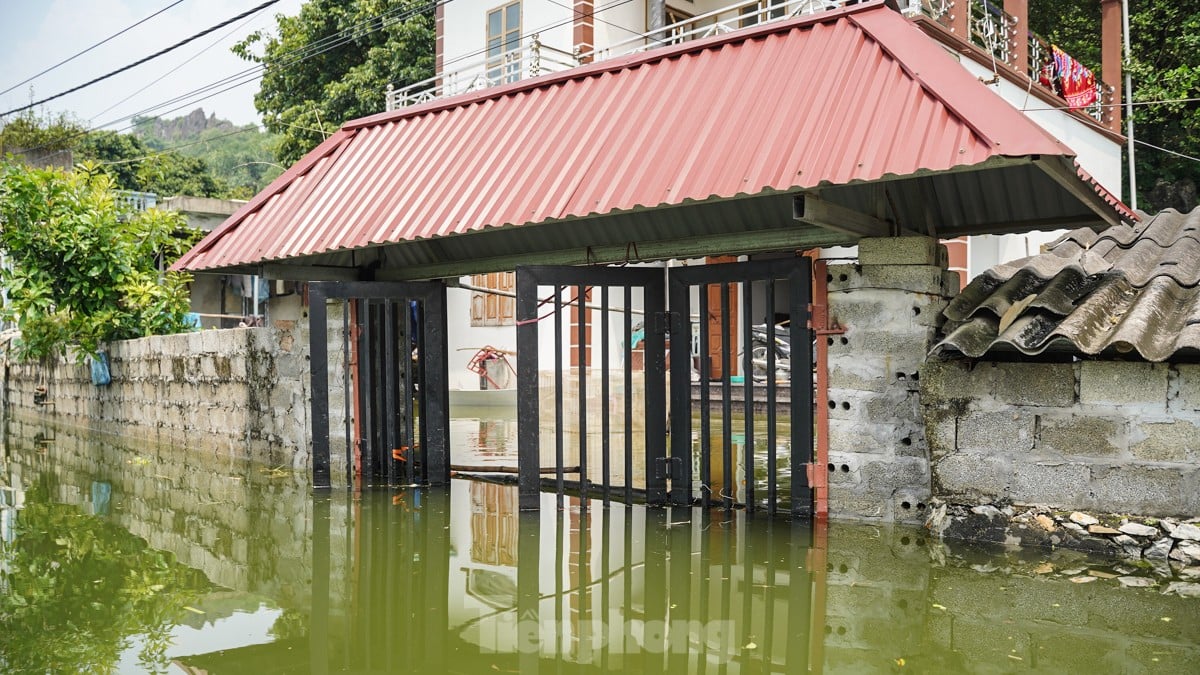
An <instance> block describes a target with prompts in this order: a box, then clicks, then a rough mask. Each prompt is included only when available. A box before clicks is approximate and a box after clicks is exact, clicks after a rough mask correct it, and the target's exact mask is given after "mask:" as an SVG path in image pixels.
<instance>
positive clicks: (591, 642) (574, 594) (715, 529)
mask: <svg viewBox="0 0 1200 675" xmlns="http://www.w3.org/2000/svg"><path fill="white" fill-rule="evenodd" d="M317 499H318V501H317V503H316V506H315V508H314V532H313V535H314V548H313V551H314V561H313V572H314V579H313V623H312V626H311V628H312V632H311V634H310V648H311V651H310V655H311V657H312V659H313V665H314V666H321V667H316V668H314V670H315V671H321V670H323V669H324V668H326V667H327V668H328V670H330V671H338V670H342V669H345V668H352V669H363V668H365V669H387V670H392V669H410V670H422V671H428V672H443V671H445V670H447V669H449V670H456V671H457V670H460V669H461V670H463V671H472V672H478V671H481V670H487V669H488V668H492V667H494V668H498V669H499V670H501V671H509V670H517V669H519V670H520V671H521V672H522V673H525V672H533V671H537V670H539V669H540V670H544V671H553V670H555V668H556V664H561V663H564V662H565V663H574V664H587V665H591V666H595V667H598V668H600V669H601V670H607V669H619V670H626V671H640V672H662V671H664V670H665V671H669V672H697V671H698V670H700V671H702V670H704V669H705V668H706V667H707V668H712V669H713V670H714V672H716V671H717V670H722V669H723V668H724V666H729V665H732V666H733V667H734V669H735V670H742V669H746V670H756V671H757V670H762V671H783V670H788V671H793V672H795V671H819V670H820V663H821V660H822V656H821V644H822V641H823V636H822V633H821V631H820V630H819V629H818V630H817V631H810V626H812V625H814V623H815V625H817V626H821V625H823V623H824V621H823V619H822V618H821V617H822V616H823V614H824V594H825V585H824V582H825V575H826V567H825V549H824V545H823V541H822V539H823V538H821V537H818V538H817V539H818V541H816V542H814V536H813V530H811V529H809V526H808V525H807V524H804V523H801V522H799V521H797V522H795V523H792V524H788V523H781V522H775V523H771V524H769V526H768V524H767V523H763V522H759V523H752V522H750V523H748V522H747V521H746V520H745V515H744V513H740V512H738V513H716V514H715V515H710V514H709V513H707V512H704V511H702V510H699V509H695V510H693V509H691V508H685V509H680V508H670V509H661V508H658V509H656V508H649V509H648V508H645V507H642V506H636V505H635V506H628V505H622V504H613V505H612V506H611V507H610V508H601V507H600V502H599V501H598V500H597V501H594V502H591V503H586V504H585V503H584V502H582V501H581V500H579V499H578V498H571V497H569V498H567V508H565V509H564V510H563V511H558V510H557V509H556V497H555V495H553V494H546V495H543V497H542V499H543V505H542V506H543V510H544V513H545V514H546V516H550V514H554V515H553V516H550V517H541V518H539V517H538V515H537V514H529V513H521V512H520V511H519V510H518V499H517V490H516V488H515V486H511V485H500V484H493V483H485V482H477V481H472V482H464V481H454V483H453V486H452V489H450V490H445V489H437V488H430V489H427V490H412V491H406V492H403V493H395V494H381V493H363V494H362V495H360V496H357V497H353V498H352V501H351V502H350V503H348V504H345V505H344V506H343V505H341V504H338V502H339V499H340V498H339V496H338V495H333V496H331V497H327V498H326V497H318V498H317ZM331 507H332V508H331ZM452 512H453V513H455V514H463V513H464V512H466V513H469V514H470V518H469V519H467V520H466V521H465V522H464V520H462V519H459V518H456V519H455V520H454V522H453V523H451V517H450V514H451V513H452ZM330 513H343V514H346V517H347V518H349V519H350V520H349V522H344V523H343V522H337V521H336V519H331V518H330ZM339 531H340V532H343V533H344V537H343V536H342V535H340V534H338V533H339ZM337 540H341V541H344V544H345V545H346V546H347V547H348V550H347V557H346V558H345V559H344V562H341V563H339V562H338V559H339V558H341V556H339V555H337V553H336V551H335V549H336V548H337V547H336V546H335V547H332V548H331V547H329V543H330V542H331V541H337ZM368 560H369V561H370V565H361V566H360V564H359V563H360V561H368ZM342 566H344V567H345V569H344V571H345V572H350V574H347V575H343V574H341V572H340V571H339V570H338V569H337V568H339V567H342ZM398 572H402V573H398ZM814 617H815V619H814Z"/></svg>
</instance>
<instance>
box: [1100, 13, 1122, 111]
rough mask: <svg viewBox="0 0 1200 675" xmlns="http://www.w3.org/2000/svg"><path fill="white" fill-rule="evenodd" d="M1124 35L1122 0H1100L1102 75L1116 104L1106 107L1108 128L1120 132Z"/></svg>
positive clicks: (1112, 101)
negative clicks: (1122, 27)
mask: <svg viewBox="0 0 1200 675" xmlns="http://www.w3.org/2000/svg"><path fill="white" fill-rule="evenodd" d="M1123 45H1124V36H1122V35H1121V0H1100V77H1101V79H1102V80H1104V83H1105V84H1107V85H1109V86H1110V87H1112V88H1113V93H1112V100H1111V101H1109V103H1113V104H1114V105H1112V106H1110V107H1108V108H1105V109H1104V110H1105V112H1106V115H1105V120H1106V121H1107V122H1108V128H1109V129H1110V130H1112V131H1116V132H1118V133H1120V131H1121V106H1120V103H1121V101H1122V98H1121V96H1122V94H1121V92H1122V90H1123V87H1122V85H1123V83H1124V79H1123V78H1124V74H1123V73H1122V71H1121V63H1122V59H1121V51H1122V49H1123Z"/></svg>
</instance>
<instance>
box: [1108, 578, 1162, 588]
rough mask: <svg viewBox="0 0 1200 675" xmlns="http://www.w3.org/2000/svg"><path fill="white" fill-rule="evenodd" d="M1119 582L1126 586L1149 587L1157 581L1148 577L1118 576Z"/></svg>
mask: <svg viewBox="0 0 1200 675" xmlns="http://www.w3.org/2000/svg"><path fill="white" fill-rule="evenodd" d="M1117 583H1119V584H1121V585H1122V586H1124V587H1125V588H1149V587H1151V586H1154V585H1155V584H1156V583H1157V582H1155V581H1154V580H1153V579H1150V578H1148V577H1118V578H1117Z"/></svg>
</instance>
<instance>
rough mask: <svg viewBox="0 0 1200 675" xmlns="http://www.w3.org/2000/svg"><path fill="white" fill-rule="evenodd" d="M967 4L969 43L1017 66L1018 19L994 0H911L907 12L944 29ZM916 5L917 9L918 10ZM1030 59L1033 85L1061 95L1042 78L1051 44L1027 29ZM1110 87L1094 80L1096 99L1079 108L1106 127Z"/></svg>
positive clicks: (1108, 124)
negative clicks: (968, 9)
mask: <svg viewBox="0 0 1200 675" xmlns="http://www.w3.org/2000/svg"><path fill="white" fill-rule="evenodd" d="M961 2H966V3H969V8H970V14H969V24H968V27H969V31H970V34H971V43H972V44H974V45H975V46H976V47H979V48H980V49H982V50H983V51H984V53H985V54H988V55H990V56H991V57H992V59H993V60H994V61H995V63H996V64H1004V65H1005V66H1008V68H1010V69H1013V68H1016V67H1017V63H1018V60H1017V57H1018V54H1017V51H1016V48H1017V40H1016V36H1017V30H1019V27H1018V26H1017V18H1016V17H1014V16H1013V15H1011V14H1009V13H1008V12H1005V11H1004V9H1003V8H1002V7H1001V6H1000V5H999V4H998V3H997V2H995V0H913V1H912V2H910V3H909V7H910V9H909V11H908V12H907V13H908V14H910V15H915V14H923V15H925V16H927V17H929V18H931V19H933V20H934V21H936V22H937V23H938V24H940V25H942V26H943V27H945V28H950V27H951V14H952V12H953V10H954V9H955V7H957V6H958V3H961ZM918 8H919V11H918ZM1028 38H1029V54H1028V56H1029V58H1028V60H1027V61H1026V63H1027V64H1028V67H1027V68H1026V72H1025V73H1023V74H1024V75H1025V76H1026V77H1028V78H1029V79H1030V80H1032V82H1033V84H1034V85H1035V86H1037V87H1039V88H1040V89H1042V90H1043V91H1047V92H1049V93H1051V94H1054V95H1055V96H1058V97H1060V98H1061V97H1062V92H1061V91H1058V90H1057V89H1056V88H1055V87H1054V85H1053V82H1052V81H1050V83H1049V84H1048V83H1047V79H1046V78H1044V77H1043V73H1042V68H1043V67H1044V66H1045V64H1046V63H1048V62H1052V60H1053V59H1052V57H1051V49H1050V43H1048V42H1047V41H1046V39H1045V38H1043V37H1042V36H1040V35H1038V34H1037V33H1034V32H1033V31H1029V32H1028ZM1112 98H1113V88H1112V87H1111V86H1110V85H1108V84H1106V83H1104V82H1102V81H1101V80H1100V79H1099V78H1097V79H1096V101H1095V102H1094V103H1092V104H1091V105H1089V106H1087V107H1084V108H1082V109H1081V110H1082V111H1083V112H1085V113H1087V114H1088V115H1089V116H1090V117H1091V118H1092V119H1094V120H1096V121H1097V122H1099V123H1100V124H1102V125H1103V126H1105V127H1106V128H1111V126H1112V115H1111V112H1110V111H1111V110H1112Z"/></svg>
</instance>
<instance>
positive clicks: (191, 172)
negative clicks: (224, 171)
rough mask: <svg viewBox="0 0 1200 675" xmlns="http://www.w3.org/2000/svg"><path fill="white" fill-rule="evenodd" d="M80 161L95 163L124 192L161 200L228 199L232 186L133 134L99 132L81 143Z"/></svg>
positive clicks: (193, 160) (199, 163) (192, 160)
mask: <svg viewBox="0 0 1200 675" xmlns="http://www.w3.org/2000/svg"><path fill="white" fill-rule="evenodd" d="M75 156H76V160H81V161H93V162H96V163H98V165H99V166H100V168H101V169H102V170H103V171H104V172H105V173H107V174H109V175H110V176H112V178H113V180H114V181H115V182H116V186H117V187H118V188H120V189H122V190H135V191H138V192H153V193H154V194H156V195H158V196H160V197H174V196H176V195H189V196H193V197H225V196H227V194H228V193H229V186H228V185H227V184H226V183H225V181H223V180H221V179H220V178H218V177H216V176H214V175H213V173H212V171H210V170H209V168H208V164H207V163H206V162H205V161H204V160H203V159H200V158H198V157H188V156H186V155H183V154H181V153H179V152H177V151H174V150H167V151H157V152H156V151H155V150H154V149H152V148H150V147H148V146H147V145H146V144H145V143H143V142H142V141H141V140H140V139H139V138H138V137H137V136H134V135H132V134H120V133H117V132H115V131H95V132H92V133H90V134H88V135H87V136H86V137H85V138H83V139H82V140H80V141H79V144H78V146H77V147H76V151H75Z"/></svg>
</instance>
